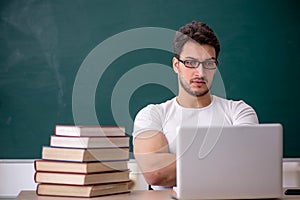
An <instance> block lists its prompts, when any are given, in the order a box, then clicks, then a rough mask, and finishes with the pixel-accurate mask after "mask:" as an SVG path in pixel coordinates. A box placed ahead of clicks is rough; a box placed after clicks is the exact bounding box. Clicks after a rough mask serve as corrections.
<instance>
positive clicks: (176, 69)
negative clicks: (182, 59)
mask: <svg viewBox="0 0 300 200" xmlns="http://www.w3.org/2000/svg"><path fill="white" fill-rule="evenodd" d="M172 64H173V70H174V71H175V73H176V74H178V68H179V61H178V59H177V58H175V57H173V59H172Z"/></svg>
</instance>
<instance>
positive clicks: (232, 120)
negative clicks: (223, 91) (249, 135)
mask: <svg viewBox="0 0 300 200" xmlns="http://www.w3.org/2000/svg"><path fill="white" fill-rule="evenodd" d="M251 124H258V118H257V115H256V113H255V111H254V109H253V108H252V107H250V106H249V105H247V104H246V103H245V102H244V101H233V100H227V99H223V98H220V97H217V96H214V95H212V102H211V104H210V105H208V106H207V107H204V108H184V107H182V106H180V105H179V104H178V102H177V101H176V98H173V99H171V100H168V101H166V102H164V103H161V104H156V105H154V104H150V105H148V106H146V107H145V108H143V109H142V110H141V111H140V112H139V113H138V114H137V116H136V118H135V121H134V130H133V134H132V135H133V138H135V137H136V136H137V135H139V134H140V133H142V132H144V131H149V130H157V131H160V132H162V133H163V134H165V136H166V138H167V141H168V144H169V151H170V153H174V154H176V128H177V127H178V126H183V125H184V126H188V125H197V126H208V125H251Z"/></svg>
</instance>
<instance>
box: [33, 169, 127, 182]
mask: <svg viewBox="0 0 300 200" xmlns="http://www.w3.org/2000/svg"><path fill="white" fill-rule="evenodd" d="M34 180H35V182H37V183H54V184H70V185H92V184H101V183H115V182H123V181H129V180H130V179H129V171H114V172H101V173H92V174H79V173H55V172H35V176H34Z"/></svg>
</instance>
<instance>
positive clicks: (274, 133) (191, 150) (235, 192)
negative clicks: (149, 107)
mask: <svg viewBox="0 0 300 200" xmlns="http://www.w3.org/2000/svg"><path fill="white" fill-rule="evenodd" d="M177 134H178V135H177V137H178V138H177V153H176V157H177V162H176V165H177V188H176V193H177V194H176V195H177V197H176V198H178V199H245V198H278V197H281V194H282V151H283V150H282V126H281V125H280V124H259V125H251V126H222V127H221V126H220V127H216V126H214V127H211V126H210V127H179V128H177Z"/></svg>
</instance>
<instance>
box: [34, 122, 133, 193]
mask: <svg viewBox="0 0 300 200" xmlns="http://www.w3.org/2000/svg"><path fill="white" fill-rule="evenodd" d="M128 159H129V137H127V136H126V134H125V127H100V126H64V125H57V126H56V127H55V134H54V135H51V139H50V146H45V147H43V149H42V159H39V160H35V170H36V172H35V177H34V179H35V182H36V183H38V185H37V189H36V192H37V194H38V195H50V196H69V197H95V196H101V195H110V194H117V193H125V192H129V186H130V184H131V181H130V179H129V170H128Z"/></svg>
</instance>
